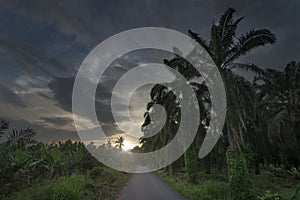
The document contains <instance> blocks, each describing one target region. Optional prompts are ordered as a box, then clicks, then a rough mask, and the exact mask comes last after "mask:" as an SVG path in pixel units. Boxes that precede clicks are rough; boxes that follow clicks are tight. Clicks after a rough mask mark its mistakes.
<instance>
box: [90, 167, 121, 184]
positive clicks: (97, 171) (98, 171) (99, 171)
mask: <svg viewBox="0 0 300 200" xmlns="http://www.w3.org/2000/svg"><path fill="white" fill-rule="evenodd" d="M88 175H89V177H90V178H92V179H93V180H101V181H104V182H113V181H115V180H116V179H117V178H118V174H117V173H116V171H115V170H113V169H111V168H107V167H99V166H97V167H95V168H93V169H92V170H91V171H89V172H88Z"/></svg>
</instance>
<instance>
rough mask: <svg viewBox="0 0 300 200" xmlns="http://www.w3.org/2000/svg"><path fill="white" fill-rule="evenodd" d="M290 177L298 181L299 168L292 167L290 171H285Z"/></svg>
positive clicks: (299, 176) (299, 177)
mask: <svg viewBox="0 0 300 200" xmlns="http://www.w3.org/2000/svg"><path fill="white" fill-rule="evenodd" d="M287 172H288V173H289V174H290V175H292V176H293V177H294V178H296V179H300V168H296V167H293V168H292V169H290V170H288V171H287Z"/></svg>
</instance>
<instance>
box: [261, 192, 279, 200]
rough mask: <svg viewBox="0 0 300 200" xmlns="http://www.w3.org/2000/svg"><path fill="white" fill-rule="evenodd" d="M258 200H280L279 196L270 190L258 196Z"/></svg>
mask: <svg viewBox="0 0 300 200" xmlns="http://www.w3.org/2000/svg"><path fill="white" fill-rule="evenodd" d="M258 199H259V200H280V199H281V198H280V196H279V195H278V194H276V193H274V192H271V191H270V190H267V191H266V192H265V193H264V194H263V195H262V196H258Z"/></svg>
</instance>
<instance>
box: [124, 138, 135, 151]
mask: <svg viewBox="0 0 300 200" xmlns="http://www.w3.org/2000/svg"><path fill="white" fill-rule="evenodd" d="M134 146H135V145H134V144H133V143H131V142H130V141H126V140H125V141H124V146H123V147H122V149H123V150H124V151H128V150H130V149H132V148H133V147H134Z"/></svg>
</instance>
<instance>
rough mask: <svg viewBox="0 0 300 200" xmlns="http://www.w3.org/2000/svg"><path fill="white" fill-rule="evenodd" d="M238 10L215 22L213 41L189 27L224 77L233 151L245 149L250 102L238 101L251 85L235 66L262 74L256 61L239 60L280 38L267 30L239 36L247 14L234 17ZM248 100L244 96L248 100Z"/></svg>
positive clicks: (229, 135)
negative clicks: (244, 130)
mask: <svg viewBox="0 0 300 200" xmlns="http://www.w3.org/2000/svg"><path fill="white" fill-rule="evenodd" d="M234 13H235V10H234V9H232V8H229V9H228V10H227V11H226V12H225V13H224V14H223V15H222V17H221V19H220V20H219V23H218V24H215V23H213V25H212V27H211V39H210V42H209V44H208V43H207V42H206V41H205V40H204V39H203V38H202V37H201V36H200V35H199V34H197V33H195V32H193V31H191V30H189V34H190V36H191V37H192V38H193V39H194V40H196V41H197V42H198V43H199V44H200V45H201V46H202V47H203V48H205V50H206V51H207V52H208V53H209V55H210V56H211V57H212V59H213V60H214V62H215V64H216V66H217V67H218V69H219V71H220V73H221V75H222V77H223V81H224V83H225V88H226V93H227V102H228V105H227V107H228V112H227V118H226V119H227V120H226V124H225V128H226V130H225V131H226V132H227V136H228V139H229V143H230V148H231V149H232V150H239V149H240V148H241V147H240V143H241V142H240V141H239V140H241V136H240V135H241V133H240V130H242V128H243V124H245V122H246V119H245V118H244V117H243V115H244V114H243V110H244V109H245V107H244V106H247V105H242V106H241V105H237V104H238V103H239V102H238V101H239V99H240V100H241V98H242V97H243V96H244V97H247V96H248V95H243V93H245V92H247V91H248V89H247V88H248V86H249V85H248V84H247V83H246V85H245V83H244V82H245V81H244V80H243V79H242V78H240V77H238V76H237V75H235V74H234V73H233V72H232V69H235V68H238V69H242V70H252V71H254V72H256V73H259V74H261V73H263V70H261V69H260V68H258V67H257V66H255V65H253V64H244V63H238V62H235V61H236V60H237V59H239V58H240V57H241V56H243V55H246V54H247V53H249V52H250V51H251V50H253V49H255V48H257V47H260V46H264V45H266V44H273V43H274V42H275V40H276V39H275V35H274V34H273V33H272V32H271V31H269V30H267V29H258V30H251V31H249V32H247V33H244V34H242V35H241V36H239V37H236V29H237V25H238V24H239V23H240V22H241V21H242V20H243V17H240V18H238V19H236V20H234V18H233V14H234ZM245 87H246V88H245ZM245 89H247V90H245ZM248 97H249V96H248ZM248 100H249V99H248ZM248 100H247V99H246V98H244V101H245V103H246V102H247V101H248ZM247 107H248V106H247Z"/></svg>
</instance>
